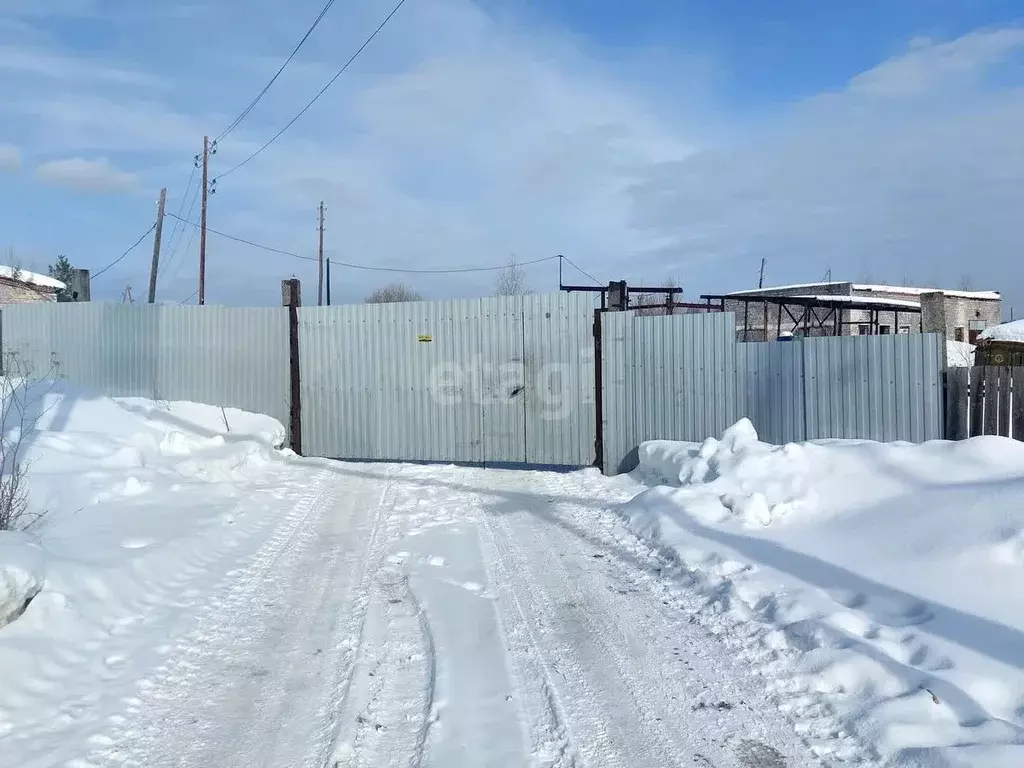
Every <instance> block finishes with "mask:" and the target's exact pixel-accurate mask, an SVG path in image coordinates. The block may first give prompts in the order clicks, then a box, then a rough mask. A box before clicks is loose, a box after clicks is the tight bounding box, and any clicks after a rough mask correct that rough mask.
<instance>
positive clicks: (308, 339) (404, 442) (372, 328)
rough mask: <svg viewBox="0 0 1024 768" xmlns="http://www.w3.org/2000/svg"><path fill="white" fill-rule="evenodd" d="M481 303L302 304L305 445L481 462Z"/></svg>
mask: <svg viewBox="0 0 1024 768" xmlns="http://www.w3.org/2000/svg"><path fill="white" fill-rule="evenodd" d="M480 325H481V323H480V318H479V315H478V306H477V305H476V302H470V301H466V302H461V301H443V302H442V301H438V302H409V303H401V304H373V305H351V306H336V307H302V308H300V310H299V353H300V370H301V392H302V433H303V449H304V452H305V453H307V454H309V455H314V456H328V457H332V458H343V459H376V460H408V461H426V460H434V461H458V462H463V461H464V462H480V461H482V460H483V440H482V420H481V414H480V409H479V407H477V404H476V403H477V401H478V399H479V393H480V374H479V368H476V369H474V367H473V366H472V364H471V363H472V356H473V355H474V354H475V353H476V352H477V351H478V349H479V343H478V340H479V332H480Z"/></svg>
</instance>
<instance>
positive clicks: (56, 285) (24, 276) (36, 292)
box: [0, 266, 67, 304]
mask: <svg viewBox="0 0 1024 768" xmlns="http://www.w3.org/2000/svg"><path fill="white" fill-rule="evenodd" d="M65 288H67V286H66V285H64V283H62V282H61V281H60V280H55V279H54V278H52V277H48V276H47V275H39V274H36V273H35V272H28V271H26V270H24V269H19V268H17V267H5V266H0V304H29V303H32V302H37V301H57V292H58V291H62V290H64V289H65Z"/></svg>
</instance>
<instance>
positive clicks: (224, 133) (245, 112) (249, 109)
mask: <svg viewBox="0 0 1024 768" xmlns="http://www.w3.org/2000/svg"><path fill="white" fill-rule="evenodd" d="M334 3H335V0H327V3H326V4H325V5H324V7H323V9H322V10H321V11H320V14H319V15H318V16H317V17H316V18H315V19H314V20H313V23H312V24H311V25H310V27H309V29H308V30H306V34H304V35H303V36H302V39H301V40H299V42H298V44H297V45H296V46H295V48H293V49H292V52H291V53H290V54H289V55H288V58H287V59H285V60H284V64H282V65H281V67H280V68H279V69H278V70H277V72H275V73H274V76H273V77H272V78H270V81H269V82H268V83H267V84H266V85H265V86H263V90H261V91H260V92H259V93H258V94H256V98H254V99H253V100H252V101H251V102H249V106H247V107H246V108H245V109H243V110H242V114H240V115H239V116H238V117H236V118H235V119H234V120H233V121H232V122H231V125H229V126H228V127H227V128H225V129H224V130H223V131H222V132H221V134H220V135H219V136H218V137H217V138H216V139H214V143H217V142H219V141H222V140H223V139H224V138H225V137H226V136H227V135H228V134H229V133H231V132H232V131H233V130H235V128H237V127H238V126H239V124H241V122H242V121H243V120H245V118H246V117H248V116H249V113H250V112H252V111H253V109H254V108H255V107H256V105H257V104H259V102H260V99H262V98H263V97H264V96H266V95H267V91H269V90H270V88H271V86H273V84H274V83H275V82H277V78H279V77H280V76H281V73H282V72H284V70H285V67H287V66H288V65H289V64H291V63H292V59H294V58H295V54H297V53H298V52H299V49H300V48H302V46H303V45H305V44H306V41H307V40H309V36H310V35H312V34H313V31H314V30H315V29H316V28H317V27H318V26H319V24H320V22H321V21H323V18H324V16H326V15H327V12H328V11H329V10H331V6H333V5H334ZM178 214H179V215H180V214H181V211H178Z"/></svg>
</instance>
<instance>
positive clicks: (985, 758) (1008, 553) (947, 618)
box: [623, 420, 1024, 768]
mask: <svg viewBox="0 0 1024 768" xmlns="http://www.w3.org/2000/svg"><path fill="white" fill-rule="evenodd" d="M639 453H640V466H639V468H638V470H637V473H636V475H637V476H638V477H639V478H641V479H642V480H644V481H645V482H647V483H649V484H650V483H666V484H667V485H663V486H659V487H653V488H651V489H650V490H647V491H645V492H643V493H641V494H640V495H639V496H638V497H636V498H635V499H634V500H633V501H631V502H630V503H628V504H627V505H625V507H624V508H623V513H624V515H625V516H626V519H627V522H628V525H629V526H630V527H631V528H632V530H634V531H635V532H637V533H639V534H640V535H641V536H643V537H645V538H647V539H648V540H650V541H651V542H653V543H655V544H656V545H657V546H659V547H662V548H664V549H665V550H666V551H667V552H669V553H670V554H671V555H672V556H673V557H675V558H677V559H678V560H679V561H680V562H681V563H683V564H684V565H686V566H687V568H688V569H689V570H690V572H691V574H692V577H693V580H694V582H695V584H696V585H697V586H698V588H699V591H700V593H701V594H703V595H704V596H705V597H706V603H705V604H704V605H702V606H701V607H700V610H701V611H702V612H704V613H706V614H707V615H709V616H710V617H711V623H712V625H713V626H715V627H716V628H717V631H720V632H722V634H723V635H727V636H729V639H730V641H731V642H735V643H737V644H738V651H737V652H739V653H742V654H743V655H744V656H745V657H746V658H748V659H749V661H750V663H751V664H752V666H754V667H755V668H756V669H758V670H759V671H760V672H761V673H762V674H764V675H765V677H766V679H767V680H769V685H770V686H772V687H773V688H774V690H775V692H776V693H777V694H778V696H779V697H780V699H781V700H782V701H783V702H784V706H785V707H786V708H787V709H789V710H790V711H791V712H792V714H793V715H794V717H795V718H796V719H797V720H798V721H802V722H803V723H804V725H803V727H804V728H805V730H806V735H807V737H808V739H809V740H810V741H812V742H813V741H815V738H816V737H820V742H821V749H822V752H823V755H824V756H826V757H831V758H833V759H843V758H847V759H854V757H855V756H857V755H863V754H864V749H865V748H867V750H868V752H869V753H870V752H875V753H876V754H875V757H877V758H878V759H880V760H881V761H882V762H883V763H884V764H886V765H893V766H921V767H923V766H941V767H943V768H945V767H946V766H950V767H952V766H986V767H987V768H1004V767H1005V768H1010V767H1011V766H1013V767H1014V768H1019V766H1021V765H1024V598H1022V597H1021V591H1020V585H1021V583H1022V580H1024V443H1018V442H1012V441H1009V440H1006V439H1003V438H993V437H983V438H976V439H974V440H970V441H966V442H962V443H949V442H933V443H927V444H924V445H911V444H905V443H904V444H899V443H897V444H879V443H871V442H862V441H819V442H813V443H801V444H791V445H785V446H773V445H767V444H764V443H761V442H759V441H758V439H757V434H756V432H755V430H754V427H753V425H752V424H751V423H750V422H749V421H747V420H743V421H740V422H739V423H737V424H736V425H734V426H733V427H731V428H730V429H729V430H727V431H726V432H725V433H724V434H723V435H722V437H721V439H718V440H716V439H709V440H706V441H705V442H704V443H703V444H700V445H695V444H686V443H673V442H665V441H654V442H648V443H645V444H644V445H642V446H641V448H640V452H639ZM794 670H795V672H796V674H794V673H793V672H794ZM844 739H845V740H846V742H847V746H846V747H845V748H844V747H843V746H842V745H843V743H844ZM836 745H839V746H836ZM844 750H845V751H844Z"/></svg>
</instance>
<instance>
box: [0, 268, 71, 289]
mask: <svg viewBox="0 0 1024 768" xmlns="http://www.w3.org/2000/svg"><path fill="white" fill-rule="evenodd" d="M0 278H3V279H6V280H16V281H17V282H19V283H25V284H26V285H35V286H38V287H39V288H49V289H50V290H53V291H63V290H64V289H65V288H67V286H66V285H65V284H64V283H62V282H61V281H60V280H57V279H56V278H54V277H50V276H49V275H40V274H38V273H36V272H29V271H28V270H27V269H19V268H17V267H5V266H3V265H2V264H0Z"/></svg>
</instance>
